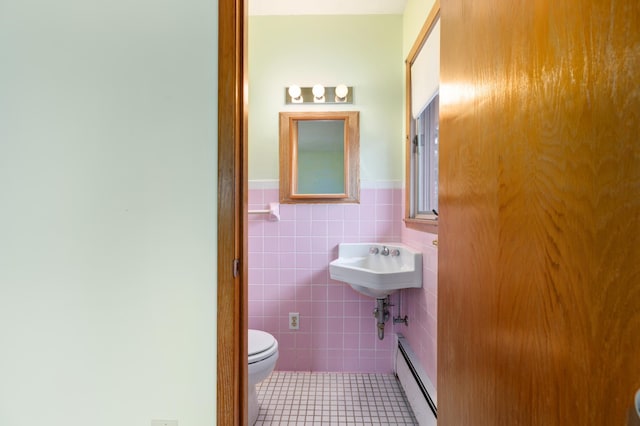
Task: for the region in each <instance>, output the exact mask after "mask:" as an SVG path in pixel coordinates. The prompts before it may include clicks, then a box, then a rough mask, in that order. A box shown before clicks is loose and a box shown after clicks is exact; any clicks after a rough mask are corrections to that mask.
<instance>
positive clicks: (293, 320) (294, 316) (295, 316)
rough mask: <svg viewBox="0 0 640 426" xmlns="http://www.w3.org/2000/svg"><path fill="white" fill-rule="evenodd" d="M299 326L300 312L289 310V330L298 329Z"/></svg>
mask: <svg viewBox="0 0 640 426" xmlns="http://www.w3.org/2000/svg"><path fill="white" fill-rule="evenodd" d="M299 328H300V314H299V313H298V312H289V330H298V329H299Z"/></svg>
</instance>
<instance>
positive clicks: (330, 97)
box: [284, 84, 353, 104]
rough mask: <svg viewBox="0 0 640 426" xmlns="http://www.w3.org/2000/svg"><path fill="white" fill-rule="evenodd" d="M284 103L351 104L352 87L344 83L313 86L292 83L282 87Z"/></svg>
mask: <svg viewBox="0 0 640 426" xmlns="http://www.w3.org/2000/svg"><path fill="white" fill-rule="evenodd" d="M284 100H285V103H286V104H324V103H326V104H352V103H353V87H350V86H347V85H345V84H339V85H337V86H335V87H334V86H324V85H322V84H316V85H315V86H313V87H301V86H298V85H297V84H292V85H291V86H289V87H286V88H285V89H284Z"/></svg>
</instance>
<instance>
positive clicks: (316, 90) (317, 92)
mask: <svg viewBox="0 0 640 426" xmlns="http://www.w3.org/2000/svg"><path fill="white" fill-rule="evenodd" d="M311 91H312V92H313V96H315V97H316V99H320V98H322V97H323V96H324V86H323V85H322V84H316V85H315V86H313V89H312V90H311Z"/></svg>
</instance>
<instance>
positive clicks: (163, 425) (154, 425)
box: [151, 420, 178, 426]
mask: <svg viewBox="0 0 640 426" xmlns="http://www.w3.org/2000/svg"><path fill="white" fill-rule="evenodd" d="M151 426H178V421H177V420H151Z"/></svg>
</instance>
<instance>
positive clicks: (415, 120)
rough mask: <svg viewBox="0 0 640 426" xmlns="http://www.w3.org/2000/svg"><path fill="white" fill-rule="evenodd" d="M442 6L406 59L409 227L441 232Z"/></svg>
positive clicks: (429, 17)
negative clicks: (439, 167) (440, 104)
mask: <svg viewBox="0 0 640 426" xmlns="http://www.w3.org/2000/svg"><path fill="white" fill-rule="evenodd" d="M439 18H440V7H439V2H436V3H435V5H434V6H433V9H432V10H431V12H430V13H429V16H428V17H427V20H426V21H425V23H424V25H423V27H422V30H421V31H420V34H419V35H418V38H417V39H416V41H415V43H414V45H413V47H412V48H411V51H410V52H409V56H408V57H407V61H406V81H407V91H406V97H407V103H406V105H407V107H406V110H407V119H406V129H407V146H406V171H407V174H406V183H405V189H406V211H405V224H406V226H407V227H409V228H413V229H417V230H421V231H426V232H432V233H437V232H438V151H439V147H438V142H439V137H438V134H439V118H438V117H439V102H440V96H439V85H440V19H439Z"/></svg>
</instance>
